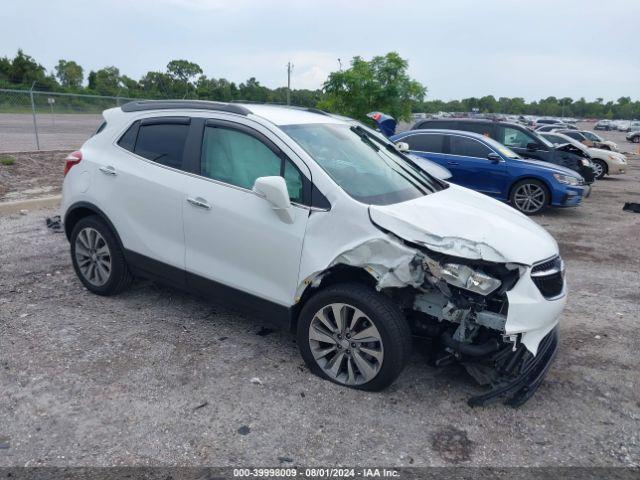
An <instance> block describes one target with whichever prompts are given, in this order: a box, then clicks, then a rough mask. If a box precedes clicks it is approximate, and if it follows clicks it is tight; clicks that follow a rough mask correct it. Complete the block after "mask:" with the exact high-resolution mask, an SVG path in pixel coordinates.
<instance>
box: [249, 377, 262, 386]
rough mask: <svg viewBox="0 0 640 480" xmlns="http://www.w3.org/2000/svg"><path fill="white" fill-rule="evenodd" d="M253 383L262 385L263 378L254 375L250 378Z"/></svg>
mask: <svg viewBox="0 0 640 480" xmlns="http://www.w3.org/2000/svg"><path fill="white" fill-rule="evenodd" d="M249 381H250V382H251V383H253V384H254V385H262V380H260V379H259V378H258V377H253V378H252V379H251V380H249Z"/></svg>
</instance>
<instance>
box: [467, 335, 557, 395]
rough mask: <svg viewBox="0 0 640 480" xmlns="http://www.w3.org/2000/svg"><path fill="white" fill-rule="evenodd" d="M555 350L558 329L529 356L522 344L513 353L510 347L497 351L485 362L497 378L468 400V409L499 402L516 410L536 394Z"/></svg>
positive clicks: (543, 340) (545, 338)
mask: <svg viewBox="0 0 640 480" xmlns="http://www.w3.org/2000/svg"><path fill="white" fill-rule="evenodd" d="M557 350H558V329H557V327H556V328H554V329H553V330H551V332H549V333H548V334H547V335H546V336H545V337H544V338H543V339H542V341H541V342H540V344H539V345H538V352H537V354H536V355H533V354H532V353H531V352H529V351H528V350H527V349H526V347H525V346H524V345H523V344H520V346H518V348H516V349H515V350H513V349H512V348H511V347H510V346H507V347H505V348H503V349H502V350H500V351H498V352H497V353H495V354H494V355H492V357H491V358H490V359H489V363H490V364H492V366H493V367H494V368H495V369H496V371H497V372H498V374H499V377H498V379H497V380H496V381H494V382H493V384H492V388H491V390H490V391H488V392H487V393H484V394H482V395H477V396H475V397H471V398H470V399H469V401H468V403H469V405H470V406H472V407H475V406H482V405H486V404H487V403H490V402H493V401H497V400H500V399H501V400H503V401H504V403H505V404H507V405H510V406H512V407H519V406H520V405H522V404H524V403H525V402H526V401H527V400H529V398H531V396H532V395H533V394H534V393H535V392H536V390H537V389H538V387H539V386H540V384H541V383H542V380H543V378H544V376H545V375H546V373H547V371H548V370H549V367H550V366H551V363H552V362H553V359H554V357H555V355H556V352H557Z"/></svg>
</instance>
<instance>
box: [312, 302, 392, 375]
mask: <svg viewBox="0 0 640 480" xmlns="http://www.w3.org/2000/svg"><path fill="white" fill-rule="evenodd" d="M309 346H310V348H311V353H312V354H313V358H314V359H315V361H316V363H317V364H318V366H320V368H322V370H323V371H324V372H325V373H326V374H327V375H328V376H330V377H331V378H332V379H333V380H335V381H336V382H339V383H342V384H345V385H361V384H363V383H367V382H369V381H370V380H372V379H373V378H374V377H375V376H376V375H377V374H378V372H379V371H380V368H381V367H382V361H383V358H384V349H383V345H382V337H381V335H380V332H379V331H378V329H377V328H376V326H375V325H374V324H373V322H372V321H371V320H370V319H369V317H367V315H365V314H364V313H363V312H362V311H361V310H359V309H358V308H356V307H353V306H351V305H348V304H346V303H331V304H329V305H326V306H324V307H323V308H321V309H320V310H318V312H316V314H315V315H314V316H313V319H312V320H311V323H310V324H309Z"/></svg>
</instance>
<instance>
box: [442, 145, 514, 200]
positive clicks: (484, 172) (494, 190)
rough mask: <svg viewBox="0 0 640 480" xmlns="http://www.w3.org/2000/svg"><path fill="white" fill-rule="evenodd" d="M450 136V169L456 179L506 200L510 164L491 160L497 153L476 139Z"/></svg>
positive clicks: (479, 190)
mask: <svg viewBox="0 0 640 480" xmlns="http://www.w3.org/2000/svg"><path fill="white" fill-rule="evenodd" d="M447 136H448V138H449V150H448V161H447V164H448V167H447V168H449V170H451V173H452V174H453V178H452V180H453V181H454V182H455V183H457V184H458V185H462V186H463V187H467V188H471V189H473V190H476V191H478V192H482V193H486V194H487V195H491V196H493V197H503V196H504V195H505V194H506V188H507V174H508V172H507V164H506V162H505V161H492V160H489V159H488V158H487V157H488V155H489V154H490V153H496V152H494V151H493V150H492V149H491V148H489V147H488V146H487V145H485V144H484V143H482V142H480V141H479V140H477V139H475V138H471V137H466V136H462V135H455V134H451V135H447ZM454 172H455V173H454Z"/></svg>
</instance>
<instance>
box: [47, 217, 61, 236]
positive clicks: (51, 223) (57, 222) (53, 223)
mask: <svg viewBox="0 0 640 480" xmlns="http://www.w3.org/2000/svg"><path fill="white" fill-rule="evenodd" d="M46 223H47V228H48V229H49V230H51V231H52V232H54V233H62V220H61V219H60V215H54V216H53V217H48V218H47V220H46Z"/></svg>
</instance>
